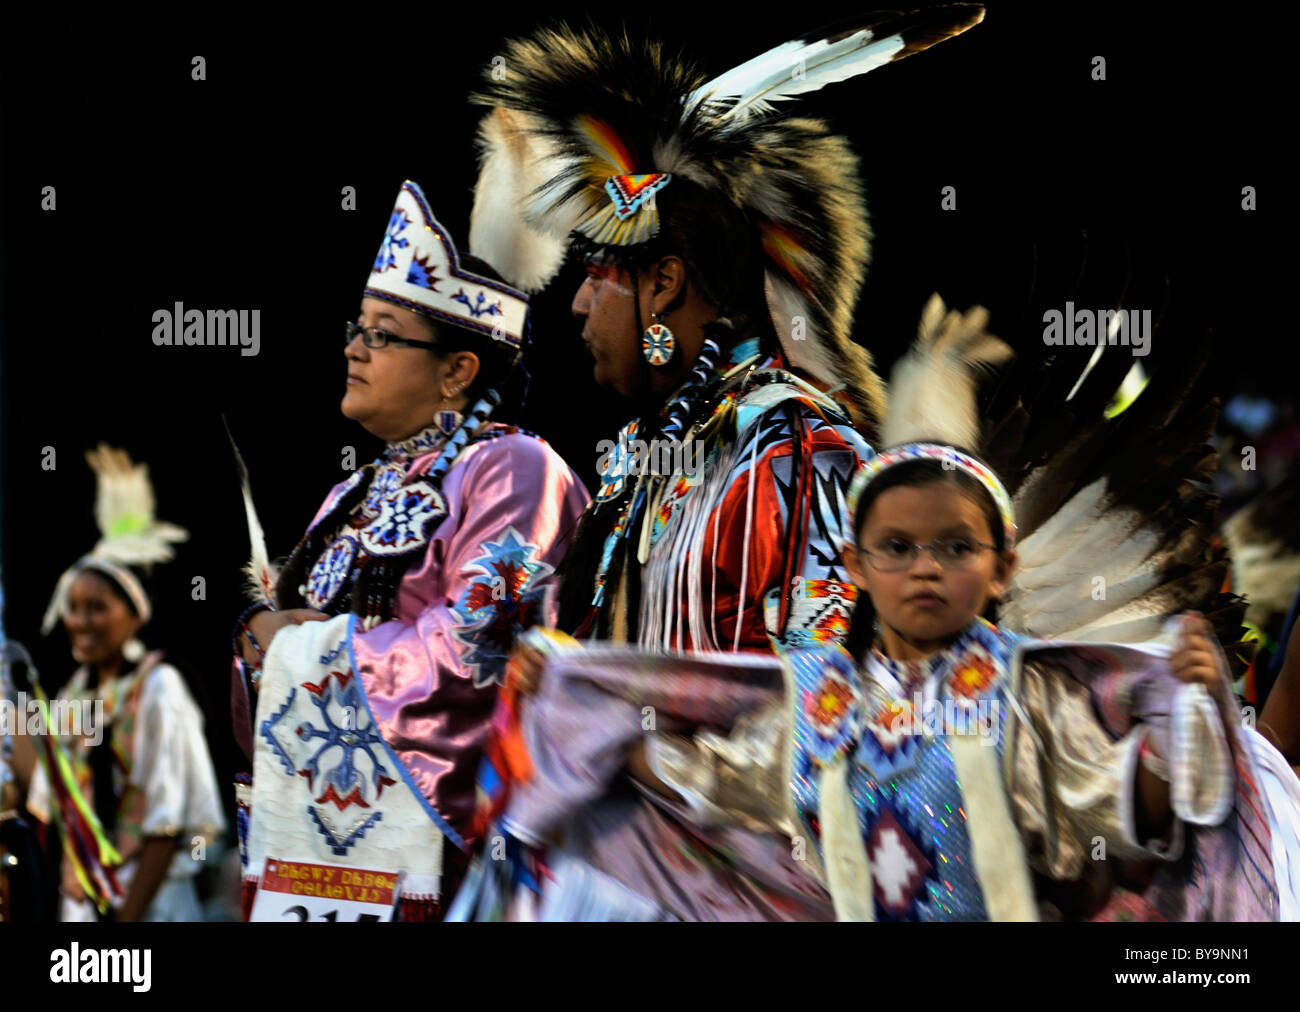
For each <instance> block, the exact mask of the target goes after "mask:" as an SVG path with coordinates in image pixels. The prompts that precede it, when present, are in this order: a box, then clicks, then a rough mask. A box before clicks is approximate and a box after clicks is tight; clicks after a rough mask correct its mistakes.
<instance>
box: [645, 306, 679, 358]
mask: <svg viewBox="0 0 1300 1012" xmlns="http://www.w3.org/2000/svg"><path fill="white" fill-rule="evenodd" d="M652 316H653V318H654V323H652V324H650V326H648V327H646V329H645V333H644V334H642V335H641V354H642V355H644V356H645V360H646V361H647V362H649V363H650V364H651V365H654V366H664V365H667V364H668V363H669V362H671V361H672V358H673V352H675V351H676V350H677V338H675V337H674V336H673V332H672V331H671V330H669V329H668V328H667V327H665V326H664V325H663V322H662V321H663V318H664V317H663V314H662V313H654V314H652Z"/></svg>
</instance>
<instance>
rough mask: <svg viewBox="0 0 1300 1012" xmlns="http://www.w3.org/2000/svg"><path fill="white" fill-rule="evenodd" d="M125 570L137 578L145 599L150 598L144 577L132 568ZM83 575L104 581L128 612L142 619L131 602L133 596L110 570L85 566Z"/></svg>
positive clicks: (82, 571)
mask: <svg viewBox="0 0 1300 1012" xmlns="http://www.w3.org/2000/svg"><path fill="white" fill-rule="evenodd" d="M123 568H124V569H126V570H127V571H128V572H130V574H131V575H132V576H134V577H135V579H136V582H137V583H139V584H140V589H141V590H143V591H144V594H145V597H149V588H148V587H147V586H146V585H145V578H144V576H143V575H142V574H141V573H140V572H139V571H137V570H135V569H132V568H131V567H130V566H124V567H123ZM81 573H92V574H94V575H95V576H98V577H99V578H100V579H101V580H103V581H104V582H105V583H106V584H108V589H109V590H111V591H112V592H113V596H114V597H116V598H118V599H119V600H120V601H121V602H122V603H123V604H125V605H126V607H127V610H128V611H130V612H131V614H132V615H134V616H135V617H136V618H139V617H140V611H139V609H137V608H136V606H135V602H134V601H132V600H131V595H130V594H128V593H127V592H126V588H125V587H123V586H122V584H121V582H120V581H119V580H118V579H117V577H116V576H114V575H113V574H112V573H110V572H109V571H108V570H106V569H101V568H100V567H99V566H95V565H90V566H83V567H82V568H81ZM81 573H78V574H77V575H78V576H80V575H81Z"/></svg>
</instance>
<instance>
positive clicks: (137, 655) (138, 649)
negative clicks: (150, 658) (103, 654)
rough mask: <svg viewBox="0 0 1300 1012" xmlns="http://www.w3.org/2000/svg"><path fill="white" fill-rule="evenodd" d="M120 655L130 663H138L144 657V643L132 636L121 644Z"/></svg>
mask: <svg viewBox="0 0 1300 1012" xmlns="http://www.w3.org/2000/svg"><path fill="white" fill-rule="evenodd" d="M122 657H123V659H125V660H127V661H129V662H130V663H132V664H138V663H140V660H141V658H143V657H144V644H143V643H141V642H140V641H139V640H138V639H136V638H135V637H134V636H132V637H131V638H130V639H129V640H127V641H126V643H124V644H123V645H122Z"/></svg>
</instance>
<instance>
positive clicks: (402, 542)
mask: <svg viewBox="0 0 1300 1012" xmlns="http://www.w3.org/2000/svg"><path fill="white" fill-rule="evenodd" d="M446 516H447V500H446V499H444V498H443V495H442V493H441V492H440V491H439V490H438V489H437V488H436V487H435V486H434V485H433V483H432V482H429V481H413V482H411V483H410V484H409V485H402V486H401V487H399V488H397V489H395V490H394V491H393V492H390V493H389V494H388V495H387V496H385V497H384V498H383V499H382V500H381V501H380V503H379V515H378V516H376V517H375V519H374V520H373V521H371V522H370V524H368V525H367V526H366V527H364V528H362V530H361V547H362V548H363V549H365V551H366V552H367V553H368V554H370V555H374V556H380V557H387V558H393V557H395V556H398V555H406V554H407V553H408V552H414V551H418V550H420V549H422V548H423V547H424V546H425V544H426V543H427V542H428V540H429V532H430V531H431V530H432V529H433V528H434V527H436V526H437V524H438V523H439V522H441V521H442V520H443V519H444V518H445V517H446Z"/></svg>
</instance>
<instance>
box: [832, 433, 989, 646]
mask: <svg viewBox="0 0 1300 1012" xmlns="http://www.w3.org/2000/svg"><path fill="white" fill-rule="evenodd" d="M956 449H958V450H961V452H962V453H964V454H966V456H968V457H972V458H974V459H975V460H979V457H976V456H975V454H973V453H971V452H970V451H969V450H964V449H962V448H961V447H956ZM980 463H984V462H983V461H980ZM987 466H988V465H987V464H985V467H987ZM941 481H946V482H950V483H952V484H953V485H956V486H957V488H958V490H960V491H961V492H962V493H963V494H964V495H966V496H967V497H968V498H969V499H971V500H972V501H973V502H975V503H978V504H979V507H980V511H981V512H982V513H983V514H984V519H985V520H986V521H988V525H989V530H990V531H992V532H993V544H994V546H995V547H996V548H997V551H998V554H999V555H1001V554H1002V553H1003V552H1005V551H1006V550H1007V533H1006V528H1004V527H1003V525H1002V514H1001V513H1000V512H999V511H998V507H997V503H995V502H994V501H993V496H992V495H990V494H989V490H988V489H986V488H985V487H984V485H983V484H982V483H981V482H980V480H979V479H978V478H976V477H975V476H974V475H973V474H971V473H969V472H968V471H964V470H962V469H961V468H959V467H953V468H945V467H944V466H943V464H942V463H940V462H939V461H937V460H909V461H907V462H905V463H902V464H895V465H894V466H893V467H891V468H889V469H888V470H886V471H882V472H881V473H880V475H879V476H878V477H877V478H875V479H874V480H873V481H872V482H871V483H870V484H869V485H868V486H867V487H866V489H865V490H864V491H863V493H862V497H861V498H860V499H859V500H858V506H857V509H856V510H855V511H854V513H853V529H852V531H851V532H850V534H851V536H852V537H853V540H854V542H855V543H856V542H857V539H858V532H859V531H861V530H862V525H863V524H865V523H866V522H867V515H868V514H869V513H870V512H871V506H872V504H873V503H874V502H875V501H876V500H877V499H878V498H880V495H881V493H883V492H887V491H889V490H890V489H891V488H898V487H900V486H907V487H909V488H915V487H918V486H925V485H934V484H936V483H938V482H941ZM864 561H865V560H864ZM866 564H867V565H870V563H866ZM983 617H984V618H985V619H987V620H988V621H989V622H997V620H998V602H997V601H993V600H990V601H989V603H988V606H987V607H986V608H985V609H984V614H983ZM875 627H876V608H875V605H873V604H872V603H871V598H870V597H869V596H868V595H867V593H866V591H863V590H859V592H858V603H857V606H856V607H855V608H854V609H853V618H852V620H851V621H850V622H849V634H848V636H847V637H846V639H845V641H844V649H845V650H847V651H848V652H849V653H851V654H852V655H853V656H854V657H856V658H858V659H859V660H861V659H862V658H863V657H864V656H865V654H866V652H867V650H868V649H869V648H870V646H871V641H872V639H873V637H874V635H875Z"/></svg>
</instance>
